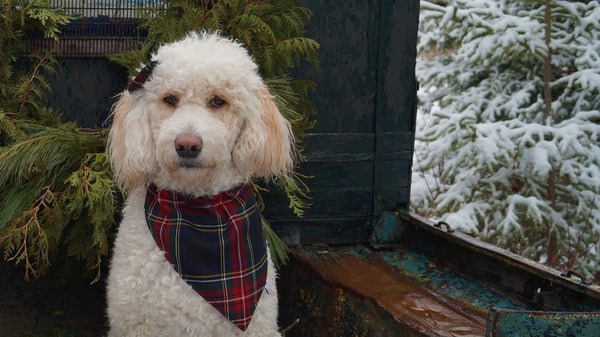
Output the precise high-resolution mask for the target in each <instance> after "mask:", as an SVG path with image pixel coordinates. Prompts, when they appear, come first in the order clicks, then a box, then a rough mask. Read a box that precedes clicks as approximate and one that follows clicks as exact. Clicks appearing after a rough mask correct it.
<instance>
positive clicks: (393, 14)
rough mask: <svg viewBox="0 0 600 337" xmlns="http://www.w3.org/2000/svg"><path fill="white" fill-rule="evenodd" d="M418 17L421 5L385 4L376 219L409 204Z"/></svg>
mask: <svg viewBox="0 0 600 337" xmlns="http://www.w3.org/2000/svg"><path fill="white" fill-rule="evenodd" d="M418 17H419V2H418V1H394V0H382V1H380V7H379V38H378V40H379V43H378V50H377V54H378V55H377V97H376V110H375V160H374V170H373V174H374V177H373V181H374V190H373V193H374V197H373V202H374V206H373V209H374V215H375V216H376V217H378V216H380V215H381V214H382V213H383V211H395V210H408V206H409V200H410V182H411V166H412V156H413V150H414V130H415V119H416V109H417V99H416V93H417V84H416V79H415V61H416V41H417V28H418Z"/></svg>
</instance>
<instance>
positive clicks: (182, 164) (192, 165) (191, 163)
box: [175, 159, 203, 169]
mask: <svg viewBox="0 0 600 337" xmlns="http://www.w3.org/2000/svg"><path fill="white" fill-rule="evenodd" d="M175 167H177V168H183V169H197V168H202V167H203V165H202V164H201V163H200V161H199V160H197V159H180V160H178V161H177V163H176V164H175Z"/></svg>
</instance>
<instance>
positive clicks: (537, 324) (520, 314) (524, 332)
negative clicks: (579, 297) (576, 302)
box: [486, 309, 600, 337]
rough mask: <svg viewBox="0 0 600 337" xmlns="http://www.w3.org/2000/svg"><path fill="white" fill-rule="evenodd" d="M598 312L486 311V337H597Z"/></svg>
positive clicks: (599, 330) (598, 326)
mask: <svg viewBox="0 0 600 337" xmlns="http://www.w3.org/2000/svg"><path fill="white" fill-rule="evenodd" d="M599 335H600V312H540V311H516V310H506V309H492V310H490V314H489V319H488V326H487V329H486V337H514V336H532V337H538V336H539V337H559V336H577V337H598V336H599Z"/></svg>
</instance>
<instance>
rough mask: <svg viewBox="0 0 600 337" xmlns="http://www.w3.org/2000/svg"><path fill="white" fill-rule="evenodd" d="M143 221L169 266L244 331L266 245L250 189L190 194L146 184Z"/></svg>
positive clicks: (263, 273)
mask: <svg viewBox="0 0 600 337" xmlns="http://www.w3.org/2000/svg"><path fill="white" fill-rule="evenodd" d="M144 208H145V210H146V212H145V213H146V223H147V224H148V228H149V229H150V232H151V233H152V236H153V237H154V240H155V241H156V244H157V245H158V247H159V248H160V249H161V250H163V251H164V252H165V256H166V258H167V260H168V261H169V262H170V263H171V265H172V266H173V268H174V269H175V271H176V272H177V273H178V274H179V275H180V276H181V278H183V279H184V280H185V282H187V283H188V284H189V285H190V286H191V287H192V288H193V289H194V290H195V291H196V292H197V293H198V294H199V295H200V296H202V297H203V298H204V299H205V300H206V301H207V302H209V303H210V304H211V305H212V306H213V307H215V308H216V309H217V310H219V311H220V312H221V313H222V314H223V315H225V317H227V318H228V319H229V320H230V321H231V322H232V323H234V324H235V325H236V326H237V327H238V328H240V329H241V330H243V331H245V330H246V328H248V325H249V324H250V320H251V319H252V315H253V313H254V310H255V309H256V305H257V303H258V300H259V298H260V295H261V293H262V291H263V289H264V288H265V283H266V279H267V248H266V241H265V236H264V232H263V228H262V222H261V215H260V210H259V208H258V205H257V203H256V198H255V196H254V193H253V192H252V188H251V187H250V186H249V185H248V184H244V185H242V186H240V187H238V188H234V189H232V190H230V191H226V192H223V193H221V194H218V195H216V196H214V197H200V198H191V197H187V196H185V195H181V194H177V193H173V192H170V191H166V190H158V189H157V187H156V186H155V185H150V187H148V191H147V192H146V201H145V204H144Z"/></svg>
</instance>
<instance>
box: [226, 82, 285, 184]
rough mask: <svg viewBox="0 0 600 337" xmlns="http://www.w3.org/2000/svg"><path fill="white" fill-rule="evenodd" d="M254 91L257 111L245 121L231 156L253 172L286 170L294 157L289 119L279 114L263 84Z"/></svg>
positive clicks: (264, 173) (264, 172) (276, 172)
mask: <svg viewBox="0 0 600 337" xmlns="http://www.w3.org/2000/svg"><path fill="white" fill-rule="evenodd" d="M255 94H256V97H257V99H258V105H259V107H258V110H259V111H260V114H259V117H258V118H249V119H247V120H246V121H245V124H244V126H243V129H242V131H241V134H240V137H239V139H238V141H237V143H236V145H235V148H234V151H233V160H234V162H235V163H236V165H237V166H238V167H239V168H241V169H242V170H243V171H245V172H251V173H253V174H254V175H255V176H259V177H268V176H273V175H278V174H286V173H288V172H289V171H291V170H292V168H293V157H294V138H293V135H292V129H291V126H290V123H289V122H288V121H287V120H286V119H285V118H284V117H283V116H282V115H281V113H280V112H279V109H277V105H276V104H275V102H273V96H271V94H270V93H269V90H268V89H267V88H266V87H265V86H263V87H262V88H261V89H259V90H257V92H256V93H255Z"/></svg>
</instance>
